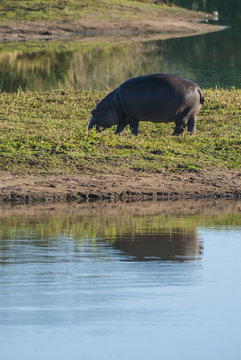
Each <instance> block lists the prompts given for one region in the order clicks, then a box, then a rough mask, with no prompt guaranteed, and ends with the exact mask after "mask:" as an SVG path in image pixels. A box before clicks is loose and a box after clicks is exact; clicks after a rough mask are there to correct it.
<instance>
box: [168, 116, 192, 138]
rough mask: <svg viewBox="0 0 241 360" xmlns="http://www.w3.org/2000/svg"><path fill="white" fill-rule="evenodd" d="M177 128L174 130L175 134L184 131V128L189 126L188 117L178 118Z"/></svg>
mask: <svg viewBox="0 0 241 360" xmlns="http://www.w3.org/2000/svg"><path fill="white" fill-rule="evenodd" d="M175 124H176V125H175V128H174V131H173V134H172V135H180V134H182V133H183V130H184V128H185V127H186V126H187V124H188V119H187V117H184V118H182V119H181V120H180V119H178V120H177V121H176V122H175Z"/></svg>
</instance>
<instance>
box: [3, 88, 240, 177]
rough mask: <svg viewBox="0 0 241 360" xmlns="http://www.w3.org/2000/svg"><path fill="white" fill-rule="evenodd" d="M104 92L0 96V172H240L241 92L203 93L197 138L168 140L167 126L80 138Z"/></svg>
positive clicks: (143, 126) (169, 129) (85, 133)
mask: <svg viewBox="0 0 241 360" xmlns="http://www.w3.org/2000/svg"><path fill="white" fill-rule="evenodd" d="M105 94H106V92H101V93H100V92H93V93H92V92H87V91H74V90H69V91H61V90H58V91H52V92H45V93H41V92H38V93H37V92H36V93H33V92H22V91H19V92H18V93H17V94H7V93H1V94H0V101H1V108H0V120H1V121H0V170H4V171H12V172H17V173H32V174H36V173H46V172H47V173H52V174H58V173H70V172H71V173H81V174H83V173H91V172H93V173H96V172H113V173H117V174H118V173H119V174H123V173H128V172H130V171H139V172H143V171H145V172H149V173H153V172H154V173H155V172H160V171H162V170H163V169H167V170H169V171H172V172H181V171H185V170H186V171H198V170H202V169H211V168H213V167H220V168H225V169H237V168H240V167H241V155H240V154H241V131H240V130H241V118H240V116H241V90H235V89H232V90H206V91H205V92H204V94H205V104H204V106H203V107H202V110H201V112H200V114H199V117H198V125H197V135H196V136H195V137H190V136H189V135H188V134H186V133H185V134H184V135H181V136H179V137H173V136H171V133H172V129H173V124H172V123H171V124H157V125H155V124H152V123H147V122H142V123H140V132H139V135H138V136H137V137H135V136H134V135H131V134H130V132H129V130H127V131H126V132H124V133H123V135H121V136H119V135H117V136H116V135H114V131H113V130H114V129H113V128H112V129H108V130H105V131H103V132H102V133H96V132H95V131H94V130H93V131H90V132H88V131H87V125H88V122H89V119H90V112H91V109H93V108H94V107H95V104H96V102H98V101H99V100H100V99H101V98H102V97H103V96H104V95H105Z"/></svg>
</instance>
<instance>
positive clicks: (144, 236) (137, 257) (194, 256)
mask: <svg viewBox="0 0 241 360" xmlns="http://www.w3.org/2000/svg"><path fill="white" fill-rule="evenodd" d="M106 240H108V239H106ZM111 245H112V246H113V247H114V248H115V249H118V250H121V251H122V252H123V253H124V254H125V256H130V257H131V260H133V261H152V260H158V259H159V260H162V261H177V262H183V261H190V260H198V259H199V258H200V254H201V252H202V249H201V246H200V242H199V239H198V235H197V231H196V229H190V230H188V231H186V232H185V233H184V232H183V230H182V229H173V231H171V232H170V233H168V232H167V233H163V232H161V233H160V234H158V233H155V232H153V233H152V232H151V233H148V232H147V233H145V232H144V233H139V232H137V233H135V234H132V238H131V239H130V238H129V237H125V235H124V234H123V235H122V234H120V236H117V237H116V239H115V241H111Z"/></svg>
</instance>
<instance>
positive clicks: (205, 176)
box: [0, 169, 241, 204]
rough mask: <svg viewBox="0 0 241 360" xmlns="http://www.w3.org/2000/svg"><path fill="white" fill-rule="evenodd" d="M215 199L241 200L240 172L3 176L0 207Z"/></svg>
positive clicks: (0, 176) (1, 175)
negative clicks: (39, 203) (59, 203)
mask: <svg viewBox="0 0 241 360" xmlns="http://www.w3.org/2000/svg"><path fill="white" fill-rule="evenodd" d="M216 198H226V199H239V198H241V172H240V171H231V170H220V169H218V170H217V169H214V170H212V171H207V170H206V171H202V172H198V173H182V174H177V173H175V174H173V173H168V172H163V173H157V174H143V173H142V174H138V173H132V174H127V175H118V174H113V175H110V174H96V175H92V174H89V175H80V174H76V175H70V174H68V175H66V174H65V175H47V174H46V175H34V176H33V175H24V176H20V175H16V174H10V173H8V172H1V173H0V203H1V204H6V203H11V204H24V203H34V202H50V203H54V202H66V201H67V202H70V201H71V202H72V201H77V202H82V201H84V202H86V201H95V200H110V201H118V200H122V201H130V200H131V201H132V200H178V199H216Z"/></svg>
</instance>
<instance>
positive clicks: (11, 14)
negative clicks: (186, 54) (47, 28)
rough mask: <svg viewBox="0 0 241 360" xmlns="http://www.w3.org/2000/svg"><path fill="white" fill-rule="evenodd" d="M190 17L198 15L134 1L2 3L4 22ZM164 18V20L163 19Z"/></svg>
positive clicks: (12, 0)
mask: <svg viewBox="0 0 241 360" xmlns="http://www.w3.org/2000/svg"><path fill="white" fill-rule="evenodd" d="M170 14H171V15H172V16H180V15H181V16H182V17H184V18H185V17H186V18H187V17H190V16H191V15H193V16H195V17H196V16H197V13H195V12H192V11H189V10H184V9H181V8H178V7H171V6H165V1H163V2H162V3H161V2H160V3H159V4H157V5H155V4H153V3H151V2H149V1H132V0H118V1H117V0H99V1H96V0H81V1H78V0H68V1H67V0H60V1H56V0H41V1H39V0H22V1H17V2H16V1H15V0H10V1H8V0H3V1H1V4H0V17H1V21H4V20H12V19H13V20H16V19H19V20H22V19H24V20H31V21H34V20H63V19H65V20H75V19H76V20H79V19H85V20H86V19H91V20H93V19H95V20H97V19H98V20H101V19H106V18H109V17H111V18H112V19H115V18H118V19H120V18H135V19H145V20H146V19H153V18H159V20H161V18H162V17H163V18H165V16H167V15H170ZM160 16H161V18H160Z"/></svg>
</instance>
